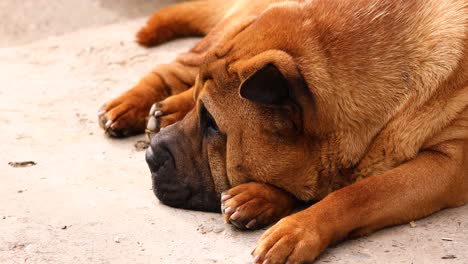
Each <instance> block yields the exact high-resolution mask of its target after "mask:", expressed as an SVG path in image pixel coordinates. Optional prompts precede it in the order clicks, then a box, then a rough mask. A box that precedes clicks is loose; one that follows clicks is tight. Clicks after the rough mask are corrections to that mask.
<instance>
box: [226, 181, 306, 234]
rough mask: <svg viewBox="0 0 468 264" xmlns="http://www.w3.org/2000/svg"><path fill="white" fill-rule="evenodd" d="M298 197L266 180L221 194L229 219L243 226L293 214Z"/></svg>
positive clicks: (273, 220) (256, 225)
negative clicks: (265, 181)
mask: <svg viewBox="0 0 468 264" xmlns="http://www.w3.org/2000/svg"><path fill="white" fill-rule="evenodd" d="M298 203H299V202H298V201H297V199H296V198H295V197H294V196H293V195H291V194H289V193H287V192H285V191H283V190H281V189H278V188H276V187H273V186H271V185H267V184H262V183H255V182H250V183H244V184H241V185H238V186H236V187H234V188H232V189H230V190H228V191H226V192H225V193H223V194H222V195H221V204H222V209H221V211H222V213H223V215H224V219H225V221H226V223H230V224H232V225H234V226H236V227H237V228H240V229H258V228H261V227H264V226H267V225H269V224H272V223H274V222H276V221H278V220H279V219H281V218H282V217H285V216H287V215H289V214H290V213H291V212H292V211H293V210H294V208H295V207H296V206H297V205H298Z"/></svg>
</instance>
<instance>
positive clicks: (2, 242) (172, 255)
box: [0, 0, 468, 264]
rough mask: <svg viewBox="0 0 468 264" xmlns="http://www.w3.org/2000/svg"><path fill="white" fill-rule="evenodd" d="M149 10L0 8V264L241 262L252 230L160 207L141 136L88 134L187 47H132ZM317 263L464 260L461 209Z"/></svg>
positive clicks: (11, 4) (464, 214)
mask: <svg viewBox="0 0 468 264" xmlns="http://www.w3.org/2000/svg"><path fill="white" fill-rule="evenodd" d="M46 3H47V4H46ZM160 4H162V3H154V2H153V3H151V2H146V1H143V0H141V1H140V0H139V1H130V0H128V1H123V0H122V1H111V0H102V1H92V0H67V1H59V0H48V1H46V0H36V1H29V0H28V1H21V2H18V1H8V0H5V1H0V18H1V21H2V23H0V36H2V38H1V39H0V46H2V47H3V48H0V83H1V84H2V85H1V86H0V135H1V139H2V144H1V151H0V193H1V196H0V197H1V199H0V263H2V264H3V263H6V264H10V263H11V264H14V263H113V264H116V263H163V264H164V263H168V264H169V263H184V264H185V263H249V262H250V255H249V253H250V251H251V250H252V249H253V248H254V247H255V243H256V240H257V239H258V237H259V236H260V234H261V233H262V231H258V232H238V231H235V230H233V229H231V228H229V227H226V226H225V225H224V224H223V221H222V219H221V217H220V215H217V214H210V213H201V212H192V211H184V210H178V209H173V208H169V207H166V206H164V205H161V204H160V203H159V202H158V201H157V200H156V198H155V197H154V195H153V194H152V191H151V190H150V188H151V181H150V177H149V173H148V169H147V167H146V164H145V162H144V152H141V151H137V150H136V149H135V147H134V144H135V143H136V142H137V141H138V140H140V139H142V137H133V138H129V139H125V140H113V139H109V138H107V137H105V136H104V135H103V133H102V131H101V130H100V129H99V128H98V125H97V122H96V111H97V109H98V108H99V106H100V105H101V104H102V103H103V102H104V101H106V100H108V99H109V98H111V97H113V96H116V95H118V94H119V93H120V92H122V91H124V90H126V89H128V88H129V87H131V85H132V84H134V83H135V82H136V81H137V80H138V79H139V78H140V77H141V76H142V75H143V74H144V73H146V72H147V71H149V70H150V69H151V68H152V67H153V66H154V65H155V64H158V63H164V62H169V61H170V60H171V59H173V58H174V57H175V56H176V54H177V53H179V52H181V51H184V50H186V49H188V48H189V47H190V46H191V45H193V43H194V42H195V41H196V40H195V39H188V40H179V41H174V42H171V43H169V44H166V45H162V46H160V47H157V48H154V49H150V50H147V49H143V48H140V47H138V46H137V45H135V44H134V42H133V38H134V37H133V36H134V32H136V31H137V29H138V28H139V26H140V25H141V24H142V23H144V20H142V19H141V18H138V17H140V16H142V15H145V14H147V13H149V12H151V9H150V8H149V7H150V6H156V5H160ZM26 18H27V21H26V20H24V19H26ZM54 35H61V36H54ZM11 161H34V162H36V163H37V165H35V166H32V167H26V168H14V167H12V166H10V165H8V162H11ZM317 263H322V264H323V263H340V264H344V263H360V264H371V263H372V264H373V263H385V264H387V263H408V264H409V263H415V264H416V263H450V264H455V263H459V264H462V263H468V206H464V207H461V208H457V209H451V210H445V211H443V212H440V213H438V214H435V215H433V216H431V217H428V218H426V219H424V220H420V221H416V223H415V225H413V227H411V226H410V225H404V226H398V227H394V228H388V229H385V230H383V231H380V232H377V233H375V234H373V235H370V236H367V237H363V238H359V239H355V240H350V241H347V242H344V243H340V244H338V245H337V246H335V247H333V248H330V249H328V250H327V251H326V252H325V254H324V255H323V256H322V257H321V258H320V259H319V260H318V261H317Z"/></svg>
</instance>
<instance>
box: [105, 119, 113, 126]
mask: <svg viewBox="0 0 468 264" xmlns="http://www.w3.org/2000/svg"><path fill="white" fill-rule="evenodd" d="M111 125H112V120H107V122H106V127H107V128H108V127H110V126H111Z"/></svg>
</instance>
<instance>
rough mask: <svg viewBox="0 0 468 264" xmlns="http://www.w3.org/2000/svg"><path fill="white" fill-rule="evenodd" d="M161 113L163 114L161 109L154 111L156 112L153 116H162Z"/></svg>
mask: <svg viewBox="0 0 468 264" xmlns="http://www.w3.org/2000/svg"><path fill="white" fill-rule="evenodd" d="M162 115H163V112H162V111H156V112H154V116H155V117H160V116H162Z"/></svg>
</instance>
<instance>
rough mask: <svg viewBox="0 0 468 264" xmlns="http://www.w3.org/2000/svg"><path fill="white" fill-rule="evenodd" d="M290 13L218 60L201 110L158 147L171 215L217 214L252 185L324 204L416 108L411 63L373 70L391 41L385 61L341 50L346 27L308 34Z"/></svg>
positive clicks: (150, 157) (201, 95) (153, 158)
mask: <svg viewBox="0 0 468 264" xmlns="http://www.w3.org/2000/svg"><path fill="white" fill-rule="evenodd" d="M289 9H290V10H289ZM286 11H288V12H286ZM286 11H285V8H275V9H270V10H269V11H268V12H267V13H265V14H264V15H263V16H262V17H261V18H259V19H257V20H256V21H255V22H253V23H252V25H249V26H247V27H245V28H244V29H242V30H241V31H242V32H241V33H239V34H238V35H236V37H233V38H232V39H231V40H230V41H227V42H226V43H225V44H224V45H223V46H222V47H220V48H218V49H217V50H215V51H214V52H212V53H211V54H210V55H208V56H207V59H206V62H205V63H204V64H203V65H202V66H201V68H200V72H199V75H198V78H197V81H196V84H195V88H194V90H195V91H194V92H195V94H194V96H195V101H196V102H195V107H194V109H193V110H192V111H191V112H190V113H188V114H187V116H186V117H185V118H184V119H183V120H182V121H180V122H178V123H176V124H174V125H172V126H169V127H167V128H166V129H163V130H162V131H160V132H159V134H157V135H156V136H155V137H154V138H153V141H152V143H151V147H150V148H149V150H148V152H147V161H148V164H149V166H150V169H151V172H152V177H153V185H154V186H153V187H154V191H155V193H156V196H157V197H158V198H159V199H160V200H161V201H163V202H164V203H166V204H168V205H171V206H175V207H183V208H189V209H196V210H208V211H218V210H219V205H220V204H219V196H220V193H221V192H222V191H224V190H226V189H228V188H230V187H232V186H235V185H238V184H241V183H245V182H249V181H256V182H264V183H269V184H272V185H275V186H277V187H278V188H281V189H284V190H286V191H288V192H290V193H292V194H293V195H295V196H296V197H297V198H299V199H302V200H310V199H318V198H322V197H324V196H325V195H326V194H328V193H329V192H331V191H333V190H334V189H337V188H339V187H342V186H343V185H345V184H349V183H350V182H352V181H353V180H354V179H351V178H347V176H346V175H349V172H350V171H351V170H352V169H353V167H354V166H356V164H357V163H358V162H359V161H360V159H362V157H363V155H365V152H366V149H367V148H368V147H369V144H370V142H371V141H372V139H373V138H374V137H375V136H376V134H377V133H379V131H380V130H381V129H382V128H383V127H384V125H385V124H386V122H388V120H389V119H390V118H391V116H392V115H393V114H394V113H395V111H396V109H398V107H400V106H401V105H402V103H403V102H404V100H405V98H407V97H408V96H407V95H408V93H409V92H408V89H407V86H408V83H409V82H411V75H409V74H408V71H407V70H405V69H406V68H401V67H400V66H401V65H403V63H402V61H401V58H402V56H397V57H395V58H393V57H392V58H390V59H387V60H386V63H381V61H380V60H375V58H376V57H379V56H380V57H382V56H387V55H385V54H386V50H385V48H384V47H386V46H389V45H390V44H385V40H386V39H385V40H384V39H381V38H380V35H378V34H368V35H369V36H372V37H375V38H377V39H378V41H379V42H378V43H379V45H381V46H382V47H380V46H379V48H378V49H376V48H375V47H374V46H372V45H373V43H375V42H376V41H374V40H373V39H369V41H367V42H362V41H361V39H362V37H361V36H360V35H356V34H351V33H350V34H347V33H343V34H342V35H343V36H342V37H341V38H337V36H336V34H335V33H334V32H343V30H344V29H343V28H345V27H346V26H347V25H348V24H347V23H345V22H346V21H344V22H343V24H339V23H337V25H335V24H332V23H330V24H326V26H324V25H319V24H317V25H314V23H309V24H304V23H303V22H302V21H293V20H300V19H303V18H302V17H301V14H302V15H303V14H304V13H298V12H299V11H298V9H297V8H296V7H294V6H293V7H290V8H289V7H288V9H287V10H286ZM281 16H283V17H281ZM326 19H328V18H324V20H326ZM278 21H289V22H290V23H283V22H281V23H278ZM305 21H307V20H305ZM322 23H326V22H322ZM273 24H274V25H275V26H274V27H273V26H272V25H273ZM299 24H304V27H310V28H309V29H307V30H306V29H304V28H300V27H296V26H295V25H299ZM331 27H339V28H338V29H336V30H335V31H333V30H331V29H330V28H331ZM362 28H364V29H365V28H367V27H365V25H364V26H362ZM258 32H262V34H258ZM301 32H302V33H301ZM304 32H307V35H306V36H305V35H304ZM330 32H332V33H330ZM350 32H352V31H350ZM291 36H295V37H294V39H292V38H291ZM323 43H326V46H324V44H323ZM382 43H383V44H382ZM384 44H385V45H384ZM371 47H372V48H374V49H373V50H372V52H373V53H369V50H371ZM403 57H404V56H403ZM356 65H358V66H359V67H357V66H356ZM369 173H371V171H369Z"/></svg>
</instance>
